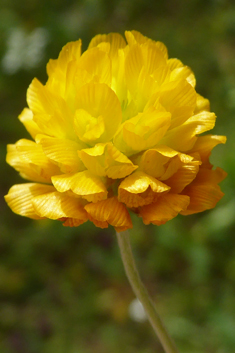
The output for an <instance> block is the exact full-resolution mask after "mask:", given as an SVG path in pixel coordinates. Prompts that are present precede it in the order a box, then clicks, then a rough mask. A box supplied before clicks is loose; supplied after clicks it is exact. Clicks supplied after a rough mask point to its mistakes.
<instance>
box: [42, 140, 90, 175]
mask: <svg viewBox="0 0 235 353" xmlns="http://www.w3.org/2000/svg"><path fill="white" fill-rule="evenodd" d="M37 142H38V143H39V144H40V145H41V146H42V149H43V152H44V153H45V155H46V156H47V157H48V158H49V159H50V160H52V161H54V162H56V164H57V165H58V166H59V168H60V169H61V171H62V172H64V173H71V172H80V171H83V170H84V169H85V167H84V165H83V163H82V161H81V159H80V158H79V157H78V151H79V150H80V149H81V148H82V146H81V144H78V143H77V142H75V141H72V140H68V139H58V138H53V137H47V136H42V135H41V136H38V137H37Z"/></svg>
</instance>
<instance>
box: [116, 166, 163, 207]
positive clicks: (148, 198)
mask: <svg viewBox="0 0 235 353" xmlns="http://www.w3.org/2000/svg"><path fill="white" fill-rule="evenodd" d="M169 190H170V187H169V186H167V185H166V184H163V183H162V182H161V181H159V180H157V179H155V178H153V177H151V176H149V175H147V174H145V173H143V172H140V171H137V172H134V173H133V174H131V175H130V176H128V177H127V178H125V179H124V180H123V181H122V182H121V184H120V185H119V188H118V200H119V201H121V202H123V203H125V204H126V205H127V207H130V208H137V207H140V206H143V205H148V204H150V203H152V202H154V201H156V199H157V198H158V197H159V195H160V194H161V193H163V192H167V191H169Z"/></svg>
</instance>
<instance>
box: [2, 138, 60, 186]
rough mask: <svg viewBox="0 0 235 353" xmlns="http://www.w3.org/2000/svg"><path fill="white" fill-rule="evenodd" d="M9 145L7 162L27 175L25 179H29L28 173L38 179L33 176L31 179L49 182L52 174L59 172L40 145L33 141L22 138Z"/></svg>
mask: <svg viewBox="0 0 235 353" xmlns="http://www.w3.org/2000/svg"><path fill="white" fill-rule="evenodd" d="M10 146H11V147H9V154H8V155H7V163H9V164H10V165H11V166H12V167H14V168H16V169H17V170H18V171H19V172H20V173H22V174H25V175H28V178H27V179H31V178H30V175H31V176H32V177H33V176H36V175H38V176H39V177H40V178H39V179H38V178H36V179H35V177H33V178H32V180H35V181H40V180H41V181H43V180H44V181H45V180H46V181H47V182H50V178H51V176H52V175H55V174H57V173H58V174H59V173H60V170H59V168H58V167H57V166H56V165H55V164H53V163H52V162H51V161H50V160H49V159H48V158H47V157H46V155H45V154H44V153H43V150H42V147H41V146H40V145H38V144H36V143H35V142H33V141H30V140H26V139H22V140H19V141H18V142H17V143H16V144H15V145H10ZM29 167H30V168H31V171H30V168H29ZM28 173H29V174H28ZM41 178H42V179H41Z"/></svg>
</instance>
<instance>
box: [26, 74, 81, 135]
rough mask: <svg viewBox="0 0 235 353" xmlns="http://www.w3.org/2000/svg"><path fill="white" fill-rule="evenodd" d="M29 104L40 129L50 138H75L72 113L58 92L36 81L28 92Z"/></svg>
mask: <svg viewBox="0 0 235 353" xmlns="http://www.w3.org/2000/svg"><path fill="white" fill-rule="evenodd" d="M27 102H28V105H29V108H30V109H31V110H32V112H33V114H34V117H33V119H34V121H35V122H36V124H37V125H38V127H39V129H40V130H41V131H42V132H43V133H45V134H48V135H50V136H54V137H62V138H66V137H68V138H72V139H73V138H74V137H75V134H74V131H73V126H72V121H73V120H72V113H71V111H70V109H69V108H68V106H67V105H66V102H65V101H64V99H63V98H62V97H61V96H59V95H58V94H57V92H52V91H50V90H49V89H48V88H47V87H45V86H43V85H42V84H41V83H40V82H39V81H38V80H37V79H34V80H33V81H32V83H31V84H30V86H29V88H28V91H27Z"/></svg>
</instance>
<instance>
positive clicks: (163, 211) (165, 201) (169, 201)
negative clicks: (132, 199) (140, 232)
mask: <svg viewBox="0 0 235 353" xmlns="http://www.w3.org/2000/svg"><path fill="white" fill-rule="evenodd" d="M189 202H190V199H189V197H188V196H186V195H178V194H171V193H168V194H164V195H162V196H161V197H160V198H159V199H158V200H157V202H156V203H152V204H150V205H146V206H143V207H141V209H140V216H142V218H143V222H144V223H145V224H150V223H153V224H156V225H158V226H159V225H161V224H164V223H166V222H167V221H169V220H171V219H172V218H174V217H176V216H177V215H178V213H179V212H181V211H183V210H185V209H186V208H187V207H188V204H189Z"/></svg>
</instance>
